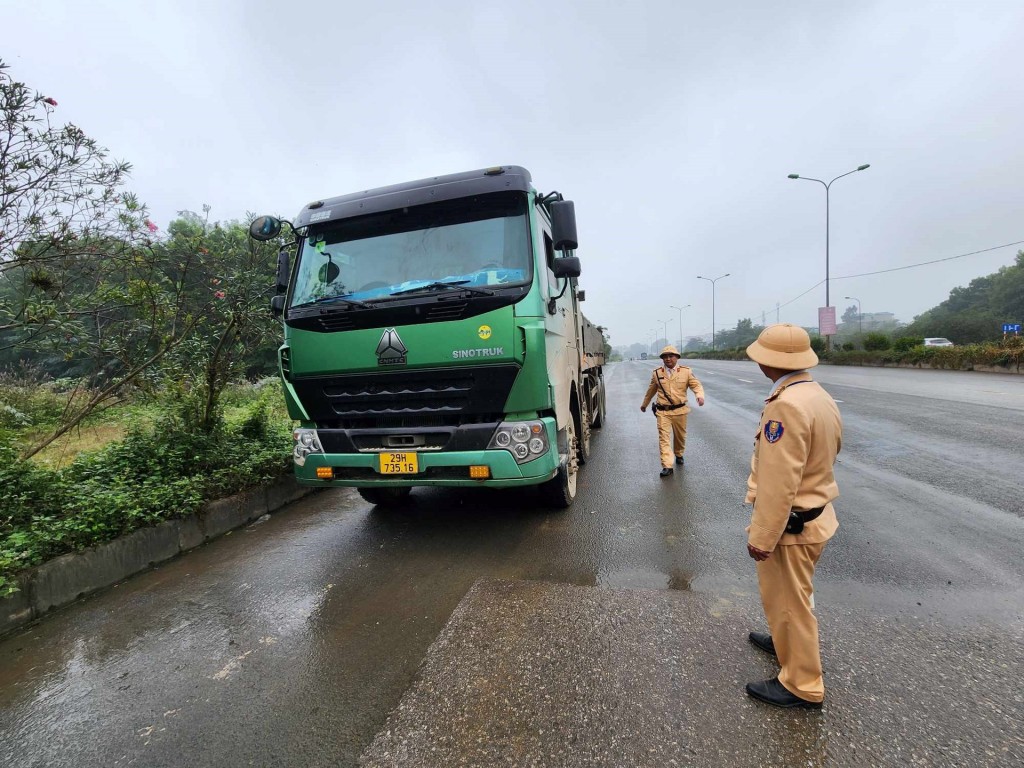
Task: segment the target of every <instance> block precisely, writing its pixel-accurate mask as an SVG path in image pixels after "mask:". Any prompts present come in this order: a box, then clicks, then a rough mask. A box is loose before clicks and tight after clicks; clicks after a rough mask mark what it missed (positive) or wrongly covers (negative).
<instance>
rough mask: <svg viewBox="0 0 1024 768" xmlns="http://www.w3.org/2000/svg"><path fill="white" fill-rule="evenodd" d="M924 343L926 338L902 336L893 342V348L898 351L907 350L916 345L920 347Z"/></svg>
mask: <svg viewBox="0 0 1024 768" xmlns="http://www.w3.org/2000/svg"><path fill="white" fill-rule="evenodd" d="M923 345H924V338H919V337H916V336H901V337H900V338H898V339H896V341H894V342H893V343H892V348H893V349H894V350H895V351H896V352H906V351H907V350H910V349H913V348H914V347H920V346H923Z"/></svg>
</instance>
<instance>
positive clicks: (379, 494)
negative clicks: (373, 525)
mask: <svg viewBox="0 0 1024 768" xmlns="http://www.w3.org/2000/svg"><path fill="white" fill-rule="evenodd" d="M356 490H357V491H359V495H360V496H362V497H363V498H364V499H365V500H366V501H368V502H370V503H371V504H376V505H377V506H379V507H394V506H398V505H399V504H403V503H405V502H406V501H408V499H409V494H410V493H411V492H412V488H410V487H408V486H405V487H402V488H356Z"/></svg>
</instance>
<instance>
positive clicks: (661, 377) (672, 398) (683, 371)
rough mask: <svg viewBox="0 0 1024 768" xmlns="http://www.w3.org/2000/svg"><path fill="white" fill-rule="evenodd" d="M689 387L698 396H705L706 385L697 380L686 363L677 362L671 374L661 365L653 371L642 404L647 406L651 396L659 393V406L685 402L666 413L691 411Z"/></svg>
mask: <svg viewBox="0 0 1024 768" xmlns="http://www.w3.org/2000/svg"><path fill="white" fill-rule="evenodd" d="M659 384H660V386H659ZM688 389H692V390H693V394H694V395H696V396H697V397H704V387H703V386H701V383H700V382H699V381H697V377H696V376H694V375H693V371H691V370H690V369H689V368H687V367H686V366H685V365H679V363H676V366H675V368H673V369H672V375H671V376H669V375H668V374H666V373H665V368H664V366H660V367H658V368H655V369H654V371H652V372H651V383H650V386H648V387H647V392H646V393H645V394H644V401H643V403H642V405H643V407H644V408H646V407H647V404H648V403H649V402H651V398H652V397H654V396H655V395H657V396H658V407H659V408H660V407H661V406H663V405H678V404H679V403H683V404H684V405H683V407H682V408H675V409H673V410H671V411H666V413H675V414H685V413H689V412H690V406H689V405H688V404H686V392H687V390H688ZM666 394H667V395H668V398H667V399H666V397H665V395H666Z"/></svg>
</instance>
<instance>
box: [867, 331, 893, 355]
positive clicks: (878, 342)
mask: <svg viewBox="0 0 1024 768" xmlns="http://www.w3.org/2000/svg"><path fill="white" fill-rule="evenodd" d="M889 346H890V342H889V337H888V336H886V335H885V334H884V333H877V332H874V333H869V334H867V335H866V336H864V349H866V350H868V351H871V352H877V351H879V350H883V349H889Z"/></svg>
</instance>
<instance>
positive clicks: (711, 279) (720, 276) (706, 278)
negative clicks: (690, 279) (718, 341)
mask: <svg viewBox="0 0 1024 768" xmlns="http://www.w3.org/2000/svg"><path fill="white" fill-rule="evenodd" d="M728 276H729V273H728V272H726V273H725V274H724V275H719V276H718V277H715V278H711V277H701V276H700V275H697V279H698V280H707V281H708V282H709V283H711V351H712V352H714V351H715V283H717V282H718V281H719V280H721V279H722V278H723V277H728Z"/></svg>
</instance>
